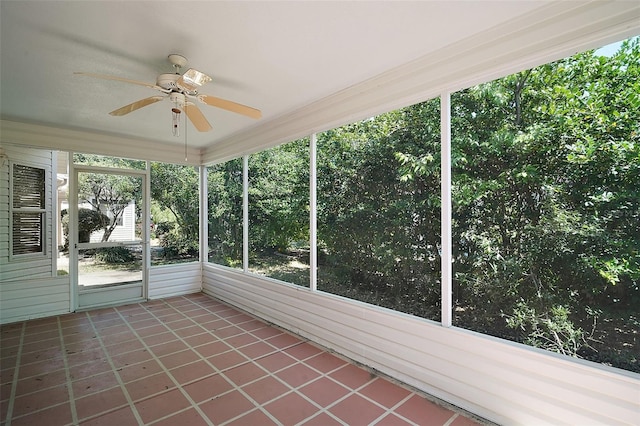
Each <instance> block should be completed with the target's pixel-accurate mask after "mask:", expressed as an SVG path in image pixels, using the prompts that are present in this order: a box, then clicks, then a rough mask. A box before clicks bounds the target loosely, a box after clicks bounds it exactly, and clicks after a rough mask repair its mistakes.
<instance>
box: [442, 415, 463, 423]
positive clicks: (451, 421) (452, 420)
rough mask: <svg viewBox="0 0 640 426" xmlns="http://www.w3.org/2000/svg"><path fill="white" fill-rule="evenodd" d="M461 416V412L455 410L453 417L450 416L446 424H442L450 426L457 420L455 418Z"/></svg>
mask: <svg viewBox="0 0 640 426" xmlns="http://www.w3.org/2000/svg"><path fill="white" fill-rule="evenodd" d="M459 416H460V414H459V413H455V412H454V413H453V416H451V418H450V419H449V420H447V422H446V423H445V424H444V425H442V426H450V425H451V423H453V422H454V421H455V419H457V418H458V417H459Z"/></svg>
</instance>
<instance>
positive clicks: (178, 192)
mask: <svg viewBox="0 0 640 426" xmlns="http://www.w3.org/2000/svg"><path fill="white" fill-rule="evenodd" d="M198 182H199V173H198V169H197V167H194V166H183V165H178V164H169V163H151V198H152V200H153V201H154V202H156V203H157V204H158V205H159V206H160V207H162V208H163V209H166V210H168V211H169V212H171V214H172V216H173V217H174V218H175V223H170V224H161V223H156V224H155V225H156V226H157V227H158V228H159V229H162V228H163V227H166V228H168V229H166V233H164V234H163V235H162V238H161V244H162V246H163V247H164V249H165V254H166V255H179V256H191V257H193V256H197V254H198V241H199V218H200V213H199V212H200V205H199V201H198V200H199V189H198V188H199V183H198Z"/></svg>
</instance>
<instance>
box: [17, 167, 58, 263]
mask: <svg viewBox="0 0 640 426" xmlns="http://www.w3.org/2000/svg"><path fill="white" fill-rule="evenodd" d="M16 165H17V166H23V167H31V168H34V169H40V170H44V180H43V182H42V184H43V186H44V206H42V208H35V207H18V208H16V207H14V206H13V198H14V190H13V184H14V177H13V171H14V166H16ZM50 174H51V168H50V167H48V166H46V165H43V164H35V163H30V162H27V161H10V162H9V262H14V261H29V260H34V259H40V258H44V257H46V256H47V254H48V250H47V247H48V244H47V243H48V239H47V234H48V222H47V220H48V217H47V216H48V212H47V200H48V198H49V191H50V189H49V188H48V186H47V176H50ZM15 213H39V214H40V218H41V223H42V228H41V229H40V232H41V241H42V250H41V251H39V252H35V253H23V254H14V251H13V222H14V214H15Z"/></svg>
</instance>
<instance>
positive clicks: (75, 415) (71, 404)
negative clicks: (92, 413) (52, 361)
mask: <svg viewBox="0 0 640 426" xmlns="http://www.w3.org/2000/svg"><path fill="white" fill-rule="evenodd" d="M56 322H57V324H58V337H59V338H60V346H61V347H60V349H62V362H63V365H64V374H65V376H66V377H67V392H68V393H69V408H70V409H71V421H72V423H73V424H74V425H77V424H78V411H77V410H76V400H75V398H74V395H73V386H72V381H71V371H69V360H68V359H67V350H66V346H65V344H64V335H63V333H62V323H61V321H60V317H59V316H57V317H56Z"/></svg>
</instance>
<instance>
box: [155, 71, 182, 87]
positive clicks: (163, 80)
mask: <svg viewBox="0 0 640 426" xmlns="http://www.w3.org/2000/svg"><path fill="white" fill-rule="evenodd" d="M179 78H180V74H160V75H159V76H158V78H157V79H156V85H158V86H160V87H162V88H163V89H166V90H174V89H177V88H178V86H177V85H176V81H178V79H179Z"/></svg>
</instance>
